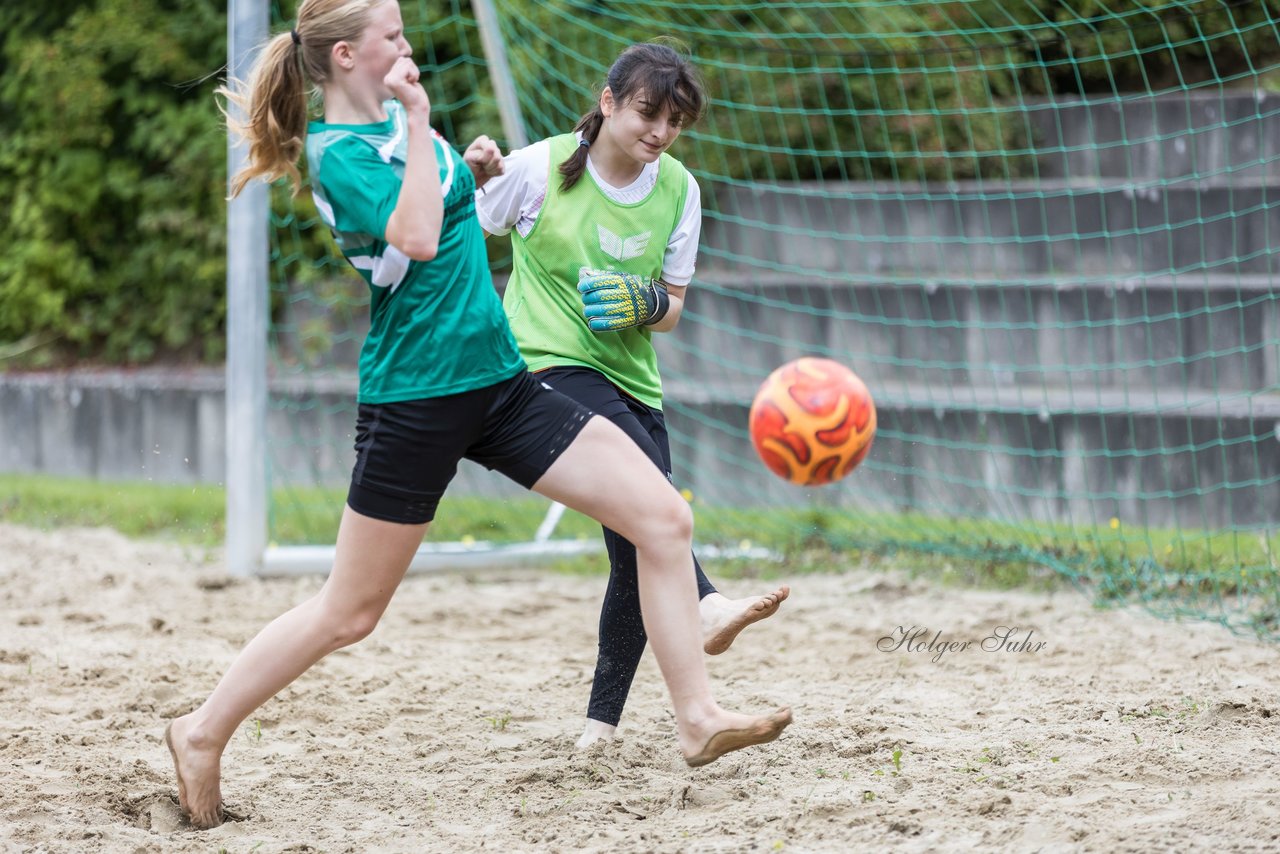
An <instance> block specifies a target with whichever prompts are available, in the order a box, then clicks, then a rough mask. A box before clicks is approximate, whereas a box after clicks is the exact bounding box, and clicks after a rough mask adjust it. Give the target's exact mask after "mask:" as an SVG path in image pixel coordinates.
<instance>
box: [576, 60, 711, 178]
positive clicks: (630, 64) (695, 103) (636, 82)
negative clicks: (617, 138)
mask: <svg viewBox="0 0 1280 854" xmlns="http://www.w3.org/2000/svg"><path fill="white" fill-rule="evenodd" d="M666 41H671V40H666ZM673 43H675V44H678V43H676V42H673ZM605 85H606V86H607V87H608V88H609V91H610V92H612V93H613V102H614V103H615V104H617V105H618V106H622V105H624V104H626V103H627V102H628V101H630V100H631V99H632V98H634V97H635V96H636V95H638V94H640V93H642V92H643V93H644V94H645V96H646V98H647V99H648V101H649V109H650V110H652V111H653V115H657V114H658V113H660V112H661V111H662V109H663V107H666V108H668V109H669V110H670V111H671V116H672V118H673V119H674V120H675V121H677V122H679V123H680V125H681V126H682V127H688V126H689V125H691V124H693V123H694V122H696V121H697V120H698V119H700V118H702V114H703V113H704V112H706V108H707V93H706V90H705V88H704V87H703V85H702V78H701V77H700V76H699V75H698V70H697V69H696V68H694V66H693V62H692V61H691V60H690V59H689V57H688V56H687V55H685V54H684V53H683V52H682V51H679V50H677V49H676V48H674V47H672V46H671V44H669V43H653V42H647V43H645V44H633V45H632V46H631V47H629V48H627V49H626V50H624V51H623V52H622V53H621V55H619V56H618V59H617V60H616V61H615V62H614V63H613V66H612V67H611V68H610V69H609V74H608V75H607V76H606V77H605ZM602 127H604V113H602V112H601V111H600V103H599V101H597V102H596V104H595V106H594V107H592V108H591V110H590V112H587V113H585V114H584V115H583V116H582V118H580V119H578V123H577V124H576V125H574V128H573V129H574V130H575V131H581V132H582V141H583V143H584V144H580V145H578V147H577V148H575V149H574V150H573V154H571V155H569V157H568V158H567V159H566V160H565V161H564V162H563V163H561V164H560V169H559V172H560V175H561V176H562V177H563V180H562V181H561V182H560V189H562V190H569V189H572V188H573V185H574V184H577V183H578V180H579V179H581V178H582V174H583V173H584V172H585V171H586V170H587V149H588V147H589V146H591V145H592V144H593V143H594V142H595V141H596V138H597V137H598V136H600V128H602Z"/></svg>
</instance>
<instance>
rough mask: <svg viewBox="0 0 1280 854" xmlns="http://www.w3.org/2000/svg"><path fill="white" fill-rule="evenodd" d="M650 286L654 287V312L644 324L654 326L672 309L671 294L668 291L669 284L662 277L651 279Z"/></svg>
mask: <svg viewBox="0 0 1280 854" xmlns="http://www.w3.org/2000/svg"><path fill="white" fill-rule="evenodd" d="M649 287H651V288H653V299H654V305H653V314H651V315H649V319H648V320H646V321H645V322H644V324H643V325H644V326H653V325H654V324H655V323H659V322H661V321H662V318H664V317H666V316H667V312H668V311H670V309H671V296H670V295H669V294H668V293H667V286H666V284H665V283H664V282H663V281H662V280H661V279H650V280H649Z"/></svg>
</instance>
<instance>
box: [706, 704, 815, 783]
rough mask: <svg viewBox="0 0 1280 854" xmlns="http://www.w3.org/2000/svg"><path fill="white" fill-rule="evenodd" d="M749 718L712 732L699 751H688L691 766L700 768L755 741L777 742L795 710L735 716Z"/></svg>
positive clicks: (755, 742)
mask: <svg viewBox="0 0 1280 854" xmlns="http://www.w3.org/2000/svg"><path fill="white" fill-rule="evenodd" d="M732 717H736V718H746V719H745V720H742V721H739V725H737V726H732V727H728V728H725V729H721V730H719V731H717V732H715V733H713V734H712V735H711V737H710V738H708V739H707V740H706V742H705V743H704V744H703V745H702V749H701V750H699V751H698V752H696V753H692V754H690V753H688V752H686V753H685V755H684V761H685V762H687V763H689V767H691V768H699V767H701V766H703V765H706V764H708V763H711V762H715V761H716V760H717V759H719V758H720V757H721V756H724V755H725V754H726V753H728V752H730V751H732V750H741V749H742V748H744V747H750V746H751V745H753V744H765V743H767V742H770V741H773V740H774V739H775V738H777V737H778V736H779V735H781V734H782V731H783V730H784V729H786V728H787V726H788V725H789V724H790V723H791V709H788V708H785V707H784V708H781V709H778V710H777V711H776V712H774V713H773V714H771V715H762V716H760V717H757V718H747V717H746V716H745V715H733V716H732Z"/></svg>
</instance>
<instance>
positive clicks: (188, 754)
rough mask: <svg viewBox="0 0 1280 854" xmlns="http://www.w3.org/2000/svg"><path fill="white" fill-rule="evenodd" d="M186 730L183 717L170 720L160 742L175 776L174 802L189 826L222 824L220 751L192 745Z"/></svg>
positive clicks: (206, 827) (185, 720)
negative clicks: (176, 796) (162, 743)
mask: <svg viewBox="0 0 1280 854" xmlns="http://www.w3.org/2000/svg"><path fill="white" fill-rule="evenodd" d="M189 730H190V727H189V724H188V723H187V719H186V718H185V717H181V718H178V719H176V720H173V721H170V722H169V725H168V726H166V727H165V728H164V743H165V744H166V745H168V746H169V753H170V755H172V756H173V770H174V773H175V774H176V775H177V777H178V803H179V805H181V807H182V811H183V812H184V813H186V815H187V817H188V818H189V819H190V820H191V826H192V827H194V828H196V829H198V830H207V829H208V828H210V827H217V826H218V825H220V824H222V789H221V786H220V781H221V775H222V771H221V768H220V762H219V760H220V759H221V757H222V752H221V751H219V750H207V749H205V750H202V749H200V748H198V747H195V746H194V745H193V744H192V743H191V739H190V738H189V737H188V736H189V735H190V731H189Z"/></svg>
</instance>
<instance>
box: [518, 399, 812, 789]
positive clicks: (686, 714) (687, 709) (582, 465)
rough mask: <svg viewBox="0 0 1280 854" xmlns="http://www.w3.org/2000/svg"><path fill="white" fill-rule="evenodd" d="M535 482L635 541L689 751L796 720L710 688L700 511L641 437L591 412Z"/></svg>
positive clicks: (701, 755) (767, 737)
mask: <svg viewBox="0 0 1280 854" xmlns="http://www.w3.org/2000/svg"><path fill="white" fill-rule="evenodd" d="M533 488H534V490H535V491H537V492H539V493H541V494H543V495H546V496H547V497H549V498H552V499H555V500H556V501H559V502H561V503H562V504H564V505H566V506H568V507H572V508H573V509H575V510H578V511H580V512H582V513H586V514H587V515H589V516H591V517H592V518H594V519H596V520H597V521H599V522H601V523H602V524H604V525H606V526H608V527H609V528H611V529H613V530H614V531H617V532H618V533H619V534H621V535H622V536H623V537H625V538H626V539H627V540H629V541H631V542H632V543H634V544H635V547H636V561H637V567H638V572H639V581H640V609H641V613H642V616H643V618H644V627H645V632H646V633H647V634H648V636H649V643H650V644H652V646H653V653H654V657H656V658H657V660H658V667H659V668H660V669H661V670H662V677H663V679H664V681H665V682H666V683H667V690H668V691H669V692H670V694H671V701H672V705H673V706H674V709H675V716H676V729H677V734H678V737H679V740H680V747H681V749H682V750H683V751H684V755H685V758H686V759H689V760H690V761H691V762H697V764H702V762H701V760H703V759H706V757H707V756H708V755H710V759H714V758H715V757H716V756H718V755H720V753H724V752H727V750H734V749H737V748H739V747H746V746H747V745H749V744H754V743H760V742H764V741H771V740H772V739H774V738H776V737H777V735H778V733H779V732H781V731H782V728H783V727H785V726H786V725H787V724H788V723H790V721H791V716H790V712H789V711H788V712H785V713H784V712H783V711H781V710H780V711H779V712H777V713H775V714H774V715H771V716H753V715H741V714H736V713H733V712H728V711H725V710H724V709H722V708H720V706H719V705H717V704H716V702H715V700H714V699H713V698H712V696H711V688H710V685H709V684H708V682H707V670H706V665H705V663H704V662H703V659H702V656H703V652H702V630H701V620H700V615H699V611H698V589H697V583H696V582H695V580H694V573H693V557H692V552H691V550H690V545H691V542H692V539H693V513H692V511H691V510H690V509H689V505H688V504H687V503H686V502H685V501H684V499H683V498H681V497H680V495H679V493H677V492H676V490H675V488H674V487H672V486H671V484H670V483H668V482H667V480H666V478H664V477H663V476H662V473H661V472H659V471H658V470H657V468H655V467H654V465H653V463H652V462H650V461H649V458H648V457H646V456H645V455H644V453H643V452H642V451H641V450H640V449H639V448H637V447H636V446H635V443H634V442H632V441H631V439H630V438H628V437H627V435H626V434H625V433H623V432H622V430H620V429H619V428H618V427H616V426H615V425H614V424H612V423H610V422H609V421H607V420H606V419H604V418H599V417H593V418H592V419H590V420H589V421H588V422H587V424H586V426H585V427H584V428H583V430H582V432H581V433H580V434H579V435H578V437H577V438H576V439H575V440H574V441H573V443H572V444H571V445H570V446H569V447H568V449H566V450H565V452H564V453H563V454H562V455H561V456H560V458H559V459H557V460H556V462H555V463H554V464H552V466H551V468H550V469H549V470H548V471H547V473H546V474H544V475H543V476H542V478H541V479H540V480H539V481H538V482H537V483H536V484H534V487H533ZM726 733H730V734H731V735H728V736H726V735H725V734H726ZM717 735H719V736H720V738H716V736H717ZM720 748H724V749H720ZM708 749H710V752H708ZM711 754H714V755H711ZM710 759H706V761H710Z"/></svg>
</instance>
